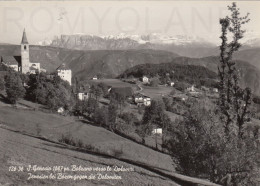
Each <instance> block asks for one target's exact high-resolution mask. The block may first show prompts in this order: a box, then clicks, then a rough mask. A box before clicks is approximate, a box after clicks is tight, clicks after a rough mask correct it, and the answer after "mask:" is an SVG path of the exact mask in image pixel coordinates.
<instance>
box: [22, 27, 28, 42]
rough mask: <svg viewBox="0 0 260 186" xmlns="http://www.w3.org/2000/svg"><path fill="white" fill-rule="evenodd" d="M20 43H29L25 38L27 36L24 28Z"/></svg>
mask: <svg viewBox="0 0 260 186" xmlns="http://www.w3.org/2000/svg"><path fill="white" fill-rule="evenodd" d="M21 44H29V43H28V40H27V37H26V32H25V29H24V30H23V38H22V42H21Z"/></svg>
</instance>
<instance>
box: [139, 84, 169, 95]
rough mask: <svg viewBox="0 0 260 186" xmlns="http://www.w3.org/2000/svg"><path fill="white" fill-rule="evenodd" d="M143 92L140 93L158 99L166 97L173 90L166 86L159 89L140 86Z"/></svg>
mask: <svg viewBox="0 0 260 186" xmlns="http://www.w3.org/2000/svg"><path fill="white" fill-rule="evenodd" d="M142 88H143V90H142V93H144V94H145V95H147V96H149V97H151V98H158V97H162V96H165V95H168V94H170V93H171V91H172V90H173V88H172V87H167V86H163V85H162V86H159V87H149V86H142Z"/></svg>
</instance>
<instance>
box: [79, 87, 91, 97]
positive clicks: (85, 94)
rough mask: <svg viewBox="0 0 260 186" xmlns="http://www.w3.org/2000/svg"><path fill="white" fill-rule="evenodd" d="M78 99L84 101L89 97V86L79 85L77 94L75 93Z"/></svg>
mask: <svg viewBox="0 0 260 186" xmlns="http://www.w3.org/2000/svg"><path fill="white" fill-rule="evenodd" d="M77 97H78V99H79V100H80V101H84V100H87V99H89V98H90V97H91V94H90V86H89V85H87V86H84V88H83V87H80V88H79V90H78V95H77Z"/></svg>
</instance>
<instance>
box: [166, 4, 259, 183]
mask: <svg viewBox="0 0 260 186" xmlns="http://www.w3.org/2000/svg"><path fill="white" fill-rule="evenodd" d="M229 10H230V11H231V17H226V18H224V19H221V20H220V24H221V26H222V35H221V40H222V45H221V47H220V50H221V55H220V62H221V65H220V66H219V68H218V70H219V76H220V85H221V87H220V98H219V104H218V105H216V104H215V103H214V102H213V100H211V99H208V98H206V99H205V98H201V99H198V100H196V102H194V103H192V102H191V106H190V108H188V113H187V115H186V117H185V118H184V119H183V120H182V121H180V122H179V123H176V124H175V125H174V127H172V128H171V133H172V135H171V139H170V140H168V144H167V147H168V150H169V152H171V153H172V156H173V157H174V158H175V159H176V160H177V161H178V165H179V169H180V171H182V172H183V173H184V174H187V175H190V176H196V177H204V178H205V177H206V178H208V179H210V180H211V181H212V182H215V183H219V184H221V185H226V186H237V185H241V186H247V185H250V186H258V185H260V179H259V175H260V161H259V158H260V140H259V139H260V138H259V137H260V136H259V129H257V128H255V123H253V122H251V123H249V122H247V121H249V119H250V109H251V108H250V107H249V106H250V103H251V91H250V90H249V89H248V88H246V89H241V88H240V87H239V84H238V82H239V78H238V75H239V74H238V71H237V69H236V66H235V63H234V62H233V61H232V55H233V53H234V52H235V51H237V50H238V48H239V47H240V46H241V44H240V43H239V42H238V41H239V40H240V39H241V38H242V37H243V33H244V31H243V30H242V29H241V25H243V24H245V23H247V22H248V21H249V19H248V16H245V17H240V16H239V9H238V8H237V7H236V4H235V3H233V4H232V6H231V7H229ZM228 33H229V34H231V36H232V41H230V42H228V38H229V37H228ZM203 99H205V100H203ZM254 128H255V129H257V130H255V129H254Z"/></svg>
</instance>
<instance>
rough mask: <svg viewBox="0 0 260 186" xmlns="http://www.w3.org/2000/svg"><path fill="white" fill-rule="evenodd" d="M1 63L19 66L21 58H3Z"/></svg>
mask: <svg viewBox="0 0 260 186" xmlns="http://www.w3.org/2000/svg"><path fill="white" fill-rule="evenodd" d="M1 61H2V62H3V63H5V64H6V65H19V63H21V56H1Z"/></svg>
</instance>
